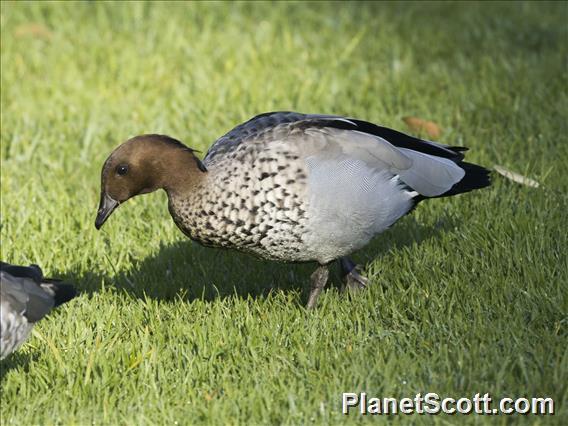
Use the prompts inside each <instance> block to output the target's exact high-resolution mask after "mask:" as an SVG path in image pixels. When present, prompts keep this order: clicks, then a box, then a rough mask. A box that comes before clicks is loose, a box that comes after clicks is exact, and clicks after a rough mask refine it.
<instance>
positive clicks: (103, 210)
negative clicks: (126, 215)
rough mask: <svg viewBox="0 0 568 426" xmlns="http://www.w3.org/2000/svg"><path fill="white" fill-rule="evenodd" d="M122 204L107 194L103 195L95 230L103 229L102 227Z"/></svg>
mask: <svg viewBox="0 0 568 426" xmlns="http://www.w3.org/2000/svg"><path fill="white" fill-rule="evenodd" d="M119 204H120V203H119V202H118V201H116V200H115V199H114V198H112V197H110V196H109V195H108V194H106V193H102V194H101V202H100V204H99V211H98V213H97V218H96V219H95V228H97V229H101V226H103V224H104V223H105V222H106V220H107V219H108V217H109V216H110V215H111V213H112V212H113V211H114V209H116V208H117V207H118V205H119Z"/></svg>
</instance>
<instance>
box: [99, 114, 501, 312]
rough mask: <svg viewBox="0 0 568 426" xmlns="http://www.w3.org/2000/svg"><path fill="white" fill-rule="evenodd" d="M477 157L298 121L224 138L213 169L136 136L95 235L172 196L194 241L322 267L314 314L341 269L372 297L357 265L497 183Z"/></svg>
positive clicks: (255, 126)
mask: <svg viewBox="0 0 568 426" xmlns="http://www.w3.org/2000/svg"><path fill="white" fill-rule="evenodd" d="M466 149H467V148H464V147H452V146H446V145H441V144H438V143H434V142H430V141H425V140H421V139H417V138H415V137H412V136H408V135H406V134H403V133H400V132H397V131H395V130H392V129H388V128H386V127H380V126H377V125H375V124H372V123H368V122H365V121H361V120H356V119H352V118H345V117H338V116H330V115H307V114H300V113H295V112H271V113H266V114H261V115H259V116H257V117H254V118H252V119H251V120H249V121H247V122H246V123H244V124H241V125H239V126H237V127H236V128H234V129H233V130H231V131H230V132H229V133H227V134H226V135H225V136H223V137H221V138H220V139H218V140H217V141H216V142H215V143H214V144H213V145H212V146H211V148H210V149H209V151H208V152H207V155H206V156H205V158H204V159H203V161H201V160H200V159H199V158H197V157H196V156H195V155H194V151H193V150H192V149H191V148H188V147H186V146H185V145H184V144H182V143H181V142H179V141H178V140H176V139H173V138H171V137H169V136H164V135H153V134H150V135H141V136H136V137H134V138H132V139H129V140H128V141H126V142H124V143H123V144H122V145H120V146H119V147H118V148H116V149H115V150H114V151H113V152H112V154H111V155H110V156H109V157H108V159H107V160H106V162H105V163H104V165H103V168H102V173H101V186H102V188H101V199H100V205H99V210H98V214H97V218H96V221H95V226H96V228H97V229H99V228H100V227H101V226H102V225H103V223H104V222H105V221H106V220H107V218H108V217H109V216H110V214H111V213H112V212H113V211H114V209H115V208H116V207H118V206H119V204H121V203H123V202H124V201H126V200H128V199H129V198H131V197H133V196H135V195H138V194H146V193H149V192H152V191H155V190H157V189H160V188H162V189H164V190H165V191H166V193H167V195H168V200H169V205H168V207H169V211H170V214H171V215H172V218H173V220H174V222H175V223H176V225H177V226H178V227H179V228H180V229H181V231H182V232H183V233H184V234H186V235H187V236H188V237H189V238H191V239H192V240H194V241H197V242H199V243H201V244H203V245H205V246H210V247H224V248H231V249H236V250H240V251H243V252H248V253H252V254H255V255H257V256H260V257H261V258H264V259H273V260H278V261H284V262H317V263H318V264H319V266H318V267H317V269H316V271H315V272H314V273H313V274H312V277H311V292H310V295H309V300H308V304H307V306H308V307H309V308H312V307H314V306H315V304H316V300H317V298H318V295H319V294H320V292H321V291H322V289H323V288H324V286H325V284H326V282H327V279H328V265H329V264H330V263H331V262H333V261H334V260H337V259H339V260H340V266H341V269H342V271H343V273H344V275H345V278H346V280H347V282H348V284H349V285H351V286H364V285H365V278H364V277H361V276H360V275H359V274H358V273H357V271H356V269H355V268H354V266H355V265H354V263H353V262H352V261H351V260H349V259H348V258H347V256H348V255H349V254H351V253H352V252H354V251H355V250H357V249H359V248H361V247H363V246H364V245H366V244H367V243H368V242H369V241H370V240H371V239H372V238H373V237H374V236H375V235H377V234H379V233H381V232H383V231H384V230H385V229H387V228H388V227H389V226H391V225H392V224H393V223H395V222H396V221H397V220H398V219H399V218H401V217H402V216H404V215H405V214H407V213H408V212H410V211H411V210H412V209H413V208H414V207H415V206H416V204H417V203H419V202H420V201H421V200H424V199H426V198H436V197H447V196H451V195H456V194H460V193H462V192H468V191H471V190H473V189H478V188H483V187H486V186H488V185H489V184H490V180H489V171H488V170H487V169H485V168H483V167H480V166H478V165H475V164H471V163H466V162H464V161H463V158H464V154H463V151H465V150H466Z"/></svg>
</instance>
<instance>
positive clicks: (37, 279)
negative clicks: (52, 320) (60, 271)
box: [0, 262, 76, 323]
mask: <svg viewBox="0 0 568 426" xmlns="http://www.w3.org/2000/svg"><path fill="white" fill-rule="evenodd" d="M0 273H1V274H2V279H1V281H0V284H1V291H0V296H1V297H0V298H1V300H2V308H3V309H4V308H5V309H10V310H12V311H13V312H15V313H18V314H20V315H23V316H25V317H26V318H27V320H28V322H30V323H34V322H37V321H39V320H40V319H42V318H43V317H44V316H46V315H47V314H48V313H49V311H51V309H53V307H55V306H59V305H61V304H62V303H65V302H67V301H69V300H71V299H72V298H73V297H75V295H76V291H75V288H74V287H73V286H72V285H71V284H64V283H61V282H60V281H59V280H56V279H53V278H45V277H44V276H43V272H42V270H41V269H40V267H39V266H37V265H30V266H19V265H11V264H9V263H6V262H0Z"/></svg>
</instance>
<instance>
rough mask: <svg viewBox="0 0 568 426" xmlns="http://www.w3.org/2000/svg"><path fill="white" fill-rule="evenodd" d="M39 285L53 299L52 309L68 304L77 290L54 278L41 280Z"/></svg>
mask: <svg viewBox="0 0 568 426" xmlns="http://www.w3.org/2000/svg"><path fill="white" fill-rule="evenodd" d="M40 285H41V288H43V289H44V290H45V291H47V292H48V293H49V294H50V295H51V296H52V297H53V306H54V307H55V306H59V305H62V304H63V303H65V302H69V301H70V300H71V299H73V298H74V297H75V296H76V295H77V290H76V289H75V287H74V286H73V285H71V284H65V283H62V282H61V281H60V280H57V279H54V278H43V279H42V281H41V284H40Z"/></svg>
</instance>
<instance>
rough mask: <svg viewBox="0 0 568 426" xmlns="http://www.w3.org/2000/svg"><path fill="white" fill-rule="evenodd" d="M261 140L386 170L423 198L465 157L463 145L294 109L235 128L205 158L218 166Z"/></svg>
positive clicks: (451, 179)
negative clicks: (242, 147) (241, 149)
mask: <svg viewBox="0 0 568 426" xmlns="http://www.w3.org/2000/svg"><path fill="white" fill-rule="evenodd" d="M259 141H262V142H273V141H280V142H282V141H287V142H289V143H291V144H297V147H298V148H300V150H301V151H302V152H303V155H304V157H305V158H307V157H312V156H313V157H314V158H315V161H320V160H323V159H329V158H330V157H336V158H339V157H340V156H341V155H344V156H347V157H349V158H355V159H358V160H361V161H364V162H365V163H366V164H367V165H368V166H370V167H372V168H375V169H378V170H385V169H388V170H389V171H391V172H392V173H394V174H397V175H400V177H401V179H402V181H403V182H404V183H406V184H407V185H408V186H409V187H411V188H412V189H414V190H416V191H417V192H418V193H420V194H421V195H423V196H438V195H440V194H443V193H444V192H446V191H448V190H449V189H450V188H451V187H452V186H453V185H454V184H456V183H457V182H459V181H460V180H461V179H462V178H463V176H464V171H463V170H462V169H461V168H460V167H459V166H457V164H456V163H457V162H459V161H460V160H461V159H463V154H462V151H464V150H465V148H462V147H449V146H446V145H442V144H437V143H435V142H430V141H424V140H421V139H417V138H414V137H412V136H409V135H406V134H404V133H401V132H397V131H395V130H392V129H389V128H386V127H380V126H377V125H375V124H372V123H368V122H366V121H361V120H356V119H352V118H345V117H338V116H331V115H307V114H299V113H294V112H273V113H267V114H262V115H259V116H257V117H254V118H253V119H251V120H249V121H247V122H246V123H244V124H241V125H240V126H237V127H236V128H235V129H233V130H231V131H230V132H229V133H227V134H226V135H225V136H223V137H221V138H220V139H219V140H217V141H216V142H215V143H214V144H213V146H212V147H211V149H210V150H209V152H208V153H207V155H206V157H205V159H204V162H205V164H206V165H211V164H214V163H215V162H216V161H218V160H220V159H222V158H224V157H230V153H231V152H232V151H234V150H236V149H238V148H239V147H240V146H241V145H242V144H244V143H253V142H259ZM318 158H319V159H318ZM332 172H333V171H332V170H330V173H332Z"/></svg>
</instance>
